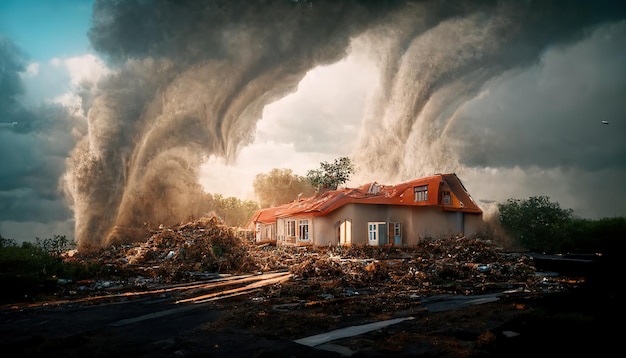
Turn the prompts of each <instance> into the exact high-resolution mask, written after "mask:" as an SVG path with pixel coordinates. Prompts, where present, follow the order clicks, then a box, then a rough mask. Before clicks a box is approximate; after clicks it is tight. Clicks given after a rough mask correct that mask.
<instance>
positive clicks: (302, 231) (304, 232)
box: [298, 220, 309, 241]
mask: <svg viewBox="0 0 626 358" xmlns="http://www.w3.org/2000/svg"><path fill="white" fill-rule="evenodd" d="M298 229H299V230H298V233H299V235H298V240H299V241H309V220H300V221H299V222H298Z"/></svg>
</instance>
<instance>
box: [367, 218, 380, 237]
mask: <svg viewBox="0 0 626 358" xmlns="http://www.w3.org/2000/svg"><path fill="white" fill-rule="evenodd" d="M367 233H368V236H367V237H368V239H369V241H370V242H377V241H378V239H377V238H376V233H378V226H377V225H376V224H374V223H369V224H367Z"/></svg>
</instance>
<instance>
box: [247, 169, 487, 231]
mask: <svg viewBox="0 0 626 358" xmlns="http://www.w3.org/2000/svg"><path fill="white" fill-rule="evenodd" d="M442 184H445V185H446V186H447V187H449V188H450V191H452V192H453V193H454V195H455V196H456V197H457V198H458V199H459V200H460V201H461V202H462V203H463V206H451V205H445V206H444V205H440V204H439V195H438V194H439V187H440V185H442ZM422 185H428V191H429V193H431V194H430V195H429V196H428V200H427V201H419V202H416V201H414V200H413V196H414V194H413V188H414V187H416V186H422ZM350 203H355V204H383V205H408V206H440V207H442V209H443V210H448V211H461V212H470V213H482V210H481V209H480V207H478V205H476V203H475V202H474V200H473V199H472V198H471V196H470V195H469V193H468V192H467V190H466V189H465V187H464V186H463V184H462V183H461V181H460V180H459V179H458V177H457V176H456V174H437V175H433V176H429V177H425V178H420V179H415V180H412V181H408V182H405V183H401V184H396V185H381V184H378V183H376V182H374V183H368V184H365V185H362V186H360V187H358V188H341V189H337V190H330V191H327V192H324V193H322V194H319V195H317V196H313V197H309V198H303V199H300V200H298V201H294V202H291V203H287V204H284V205H281V206H277V207H273V208H267V209H261V210H259V211H258V212H257V213H256V214H255V215H254V216H253V218H252V219H251V221H252V222H261V223H272V222H274V221H275V219H276V218H281V217H289V216H302V215H307V216H311V215H312V216H323V215H326V214H328V213H330V212H332V211H334V210H336V209H338V208H340V207H342V206H344V205H346V204H350Z"/></svg>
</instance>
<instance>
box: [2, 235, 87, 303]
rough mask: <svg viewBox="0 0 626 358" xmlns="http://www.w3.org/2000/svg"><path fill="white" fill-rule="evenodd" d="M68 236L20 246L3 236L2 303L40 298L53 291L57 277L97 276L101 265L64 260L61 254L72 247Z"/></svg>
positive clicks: (72, 278)
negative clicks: (96, 273)
mask: <svg viewBox="0 0 626 358" xmlns="http://www.w3.org/2000/svg"><path fill="white" fill-rule="evenodd" d="M72 244H73V243H71V242H69V241H68V240H67V239H66V238H65V236H61V235H55V236H54V237H53V238H48V239H44V240H40V239H39V238H37V239H36V240H35V243H30V242H24V243H22V245H21V246H18V245H17V243H16V242H15V241H13V240H10V239H5V238H3V237H2V235H0V285H1V286H2V293H0V302H2V303H9V302H20V301H32V300H37V299H38V297H40V296H42V295H49V294H53V293H54V292H55V290H56V280H57V278H66V279H71V280H79V279H83V278H89V277H93V276H94V272H97V270H99V268H98V267H97V266H98V265H94V264H85V263H82V262H65V261H64V260H63V257H62V255H61V254H62V253H63V252H65V251H67V249H68V248H70V247H73V245H72Z"/></svg>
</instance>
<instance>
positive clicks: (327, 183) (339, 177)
mask: <svg viewBox="0 0 626 358" xmlns="http://www.w3.org/2000/svg"><path fill="white" fill-rule="evenodd" d="M353 173H354V165H353V164H352V161H351V160H350V158H348V157H340V158H337V159H335V161H334V162H333V163H328V162H321V163H320V168H319V169H314V170H309V171H308V172H307V174H306V177H307V179H308V180H309V182H310V183H311V185H312V186H313V187H315V188H318V189H319V188H327V189H331V190H336V189H337V187H338V186H339V185H341V184H344V183H345V182H347V181H348V179H350V175H351V174H353Z"/></svg>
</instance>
